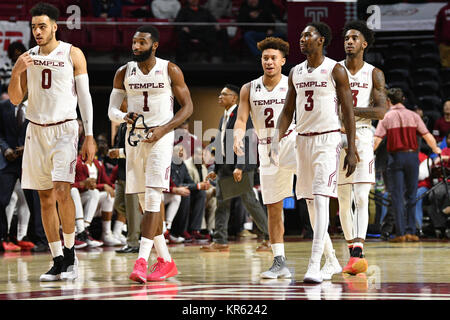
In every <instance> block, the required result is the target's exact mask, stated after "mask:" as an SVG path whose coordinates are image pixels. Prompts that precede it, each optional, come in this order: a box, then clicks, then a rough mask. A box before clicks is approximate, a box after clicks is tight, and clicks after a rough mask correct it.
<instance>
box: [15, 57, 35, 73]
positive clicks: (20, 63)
mask: <svg viewBox="0 0 450 320" xmlns="http://www.w3.org/2000/svg"><path fill="white" fill-rule="evenodd" d="M32 64H33V59H32V58H31V56H30V54H29V53H28V51H27V52H25V53H22V54H21V55H20V56H19V58H18V59H17V61H16V63H15V64H14V68H13V69H12V72H18V73H19V74H20V73H22V72H24V71H25V70H27V68H28V67H29V66H31V65H32Z"/></svg>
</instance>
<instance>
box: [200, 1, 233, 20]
mask: <svg viewBox="0 0 450 320" xmlns="http://www.w3.org/2000/svg"><path fill="white" fill-rule="evenodd" d="M231 5H232V1H231V0H208V1H206V3H205V4H204V5H203V7H204V8H205V9H206V10H208V11H209V12H211V14H212V15H213V16H214V18H216V19H217V20H219V19H222V18H230V17H231Z"/></svg>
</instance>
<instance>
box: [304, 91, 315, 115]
mask: <svg viewBox="0 0 450 320" xmlns="http://www.w3.org/2000/svg"><path fill="white" fill-rule="evenodd" d="M313 95H314V91H313V90H306V91H305V97H306V102H307V104H305V111H312V109H314V99H313Z"/></svg>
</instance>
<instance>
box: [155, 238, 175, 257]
mask: <svg viewBox="0 0 450 320" xmlns="http://www.w3.org/2000/svg"><path fill="white" fill-rule="evenodd" d="M153 241H154V243H155V249H156V252H157V253H158V256H159V257H161V258H163V259H164V261H165V262H170V261H172V257H171V256H170V253H169V248H168V247H167V244H166V239H165V238H164V235H163V234H160V235H159V236H156V237H154V238H153Z"/></svg>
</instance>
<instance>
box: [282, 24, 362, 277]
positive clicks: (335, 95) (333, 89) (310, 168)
mask: <svg viewBox="0 0 450 320" xmlns="http://www.w3.org/2000/svg"><path fill="white" fill-rule="evenodd" d="M330 40H331V30H330V28H329V27H328V25H326V24H324V23H320V22H319V23H310V24H308V25H307V27H306V28H305V29H304V30H303V31H302V33H301V36H300V50H301V52H302V53H303V54H305V55H306V60H305V61H304V62H303V63H300V64H298V65H297V66H295V67H294V68H292V69H291V72H290V74H289V90H288V93H287V95H286V102H285V104H284V108H283V112H282V113H281V115H280V118H279V119H278V124H277V128H278V129H279V132H278V134H279V138H281V137H282V136H283V135H284V134H285V133H286V131H287V130H288V128H289V126H290V124H291V122H292V118H293V115H294V111H295V113H296V131H297V177H298V180H297V186H296V193H297V198H299V199H300V198H305V199H306V200H307V205H308V211H309V215H310V220H311V224H312V227H313V230H314V238H313V243H312V253H311V259H310V261H309V265H308V270H307V272H306V274H305V276H304V279H303V280H304V281H305V282H322V280H323V279H324V276H323V274H327V275H328V276H329V277H330V279H331V275H332V274H334V273H337V272H340V271H341V270H342V269H341V267H340V265H339V262H338V261H337V259H336V257H335V255H334V250H333V248H332V244H331V240H330V237H329V235H328V232H327V228H328V218H329V198H330V197H336V180H337V174H338V169H339V168H338V166H339V151H340V150H339V148H340V142H341V137H340V132H339V131H340V122H339V110H338V106H339V105H338V103H337V102H338V101H340V102H341V108H342V113H343V122H344V127H345V130H346V132H347V136H348V152H347V155H346V157H345V159H344V163H343V164H340V165H341V166H343V167H344V168H345V169H347V176H349V175H351V174H352V173H353V171H354V170H355V167H356V163H357V161H358V159H357V153H356V147H355V119H354V115H353V105H352V96H351V91H350V86H349V82H348V76H347V73H346V72H345V69H344V68H343V67H342V66H341V65H340V64H338V63H336V61H334V60H332V59H329V58H327V57H325V56H324V55H323V48H324V47H326V46H327V45H328V44H329V42H330ZM323 253H324V254H325V258H326V261H325V265H324V267H323V270H322V272H321V270H320V262H321V258H322V254H323Z"/></svg>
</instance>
